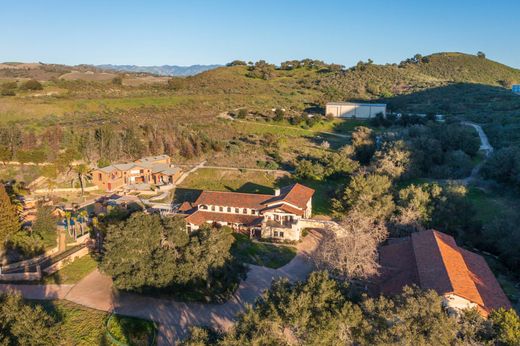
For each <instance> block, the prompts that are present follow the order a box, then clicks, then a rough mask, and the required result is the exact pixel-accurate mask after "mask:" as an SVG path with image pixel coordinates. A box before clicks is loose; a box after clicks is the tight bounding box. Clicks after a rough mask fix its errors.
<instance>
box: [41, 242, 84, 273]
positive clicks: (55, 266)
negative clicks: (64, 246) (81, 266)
mask: <svg viewBox="0 0 520 346" xmlns="http://www.w3.org/2000/svg"><path fill="white" fill-rule="evenodd" d="M88 253H89V248H88V247H84V248H82V249H81V250H79V251H76V252H74V253H72V254H70V255H68V256H67V257H65V258H63V259H61V260H59V261H58V262H56V263H54V264H52V265H50V266H48V267H47V268H45V269H44V270H43V272H44V273H45V275H51V274H54V273H56V272H57V271H58V270H60V269H61V268H63V267H64V266H66V265H67V264H69V263H71V262H74V261H75V260H77V259H78V258H81V257H84V256H86V255H88Z"/></svg>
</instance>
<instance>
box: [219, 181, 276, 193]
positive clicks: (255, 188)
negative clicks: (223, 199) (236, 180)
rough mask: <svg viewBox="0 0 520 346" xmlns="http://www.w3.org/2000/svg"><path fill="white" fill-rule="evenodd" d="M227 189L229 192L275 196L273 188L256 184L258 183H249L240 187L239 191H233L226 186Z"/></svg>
mask: <svg viewBox="0 0 520 346" xmlns="http://www.w3.org/2000/svg"><path fill="white" fill-rule="evenodd" d="M225 188H226V189H227V190H229V191H234V192H241V193H260V194H267V195H269V194H273V192H274V191H273V188H271V187H269V186H264V185H260V184H256V183H252V182H247V183H245V184H243V185H242V186H240V187H239V188H238V189H233V188H231V187H229V186H225Z"/></svg>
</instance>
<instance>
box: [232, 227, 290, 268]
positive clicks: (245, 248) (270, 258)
mask: <svg viewBox="0 0 520 346" xmlns="http://www.w3.org/2000/svg"><path fill="white" fill-rule="evenodd" d="M233 236H234V237H235V239H236V241H235V243H234V244H233V248H232V250H231V251H232V252H233V254H234V255H235V256H236V257H237V258H238V259H239V260H240V261H241V262H243V263H249V264H255V265H259V266H264V267H269V268H273V269H277V268H280V267H283V266H284V265H286V264H287V263H289V262H290V261H291V260H292V259H293V258H294V256H295V255H296V249H295V248H294V247H291V246H282V245H280V246H276V245H272V244H265V243H257V242H253V241H251V240H250V239H249V238H248V237H247V236H246V235H243V234H239V233H234V234H233Z"/></svg>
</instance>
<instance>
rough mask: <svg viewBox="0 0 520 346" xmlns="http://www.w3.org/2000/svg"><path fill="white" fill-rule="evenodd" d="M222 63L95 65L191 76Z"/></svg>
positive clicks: (113, 69) (115, 68) (121, 69)
mask: <svg viewBox="0 0 520 346" xmlns="http://www.w3.org/2000/svg"><path fill="white" fill-rule="evenodd" d="M221 66H222V65H191V66H176V65H162V66H137V65H111V64H105V65H96V66H95V67H97V68H100V69H103V70H112V71H119V72H134V73H136V72H137V73H139V72H141V73H153V74H156V75H159V76H193V75H196V74H199V73H201V72H204V71H208V70H213V69H215V68H217V67H221Z"/></svg>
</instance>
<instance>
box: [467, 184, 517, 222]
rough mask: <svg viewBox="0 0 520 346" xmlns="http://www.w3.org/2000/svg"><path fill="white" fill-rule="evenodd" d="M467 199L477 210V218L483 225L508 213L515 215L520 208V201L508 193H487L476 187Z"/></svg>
mask: <svg viewBox="0 0 520 346" xmlns="http://www.w3.org/2000/svg"><path fill="white" fill-rule="evenodd" d="M467 198H468V199H469V200H470V201H471V203H472V204H473V207H474V208H475V210H476V213H475V216H476V217H477V219H478V220H480V221H482V222H483V223H486V222H489V221H491V220H493V219H494V218H496V217H500V215H505V214H506V213H514V212H515V210H518V209H517V208H518V207H519V206H520V203H519V201H518V199H514V198H512V197H511V196H509V195H508V194H507V193H501V192H499V191H496V192H486V191H483V190H481V189H479V188H476V187H470V188H469V191H468V194H467Z"/></svg>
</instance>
